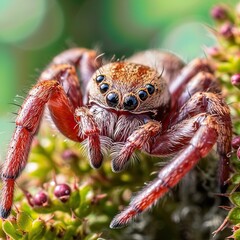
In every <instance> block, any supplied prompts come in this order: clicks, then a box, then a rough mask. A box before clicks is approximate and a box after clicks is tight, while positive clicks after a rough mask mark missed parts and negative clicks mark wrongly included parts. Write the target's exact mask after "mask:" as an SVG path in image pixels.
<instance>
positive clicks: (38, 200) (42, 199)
mask: <svg viewBox="0 0 240 240" xmlns="http://www.w3.org/2000/svg"><path fill="white" fill-rule="evenodd" d="M33 204H34V205H35V206H39V207H43V206H46V205H47V204H48V195H47V194H46V193H45V192H44V191H40V192H39V193H37V194H36V195H35V196H34V197H33Z"/></svg>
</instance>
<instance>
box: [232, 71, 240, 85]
mask: <svg viewBox="0 0 240 240" xmlns="http://www.w3.org/2000/svg"><path fill="white" fill-rule="evenodd" d="M231 83H232V85H233V86H235V87H238V88H240V73H236V74H234V75H232V77H231Z"/></svg>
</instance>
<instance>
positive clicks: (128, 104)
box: [123, 95, 138, 110]
mask: <svg viewBox="0 0 240 240" xmlns="http://www.w3.org/2000/svg"><path fill="white" fill-rule="evenodd" d="M123 106H124V108H125V109H127V110H133V109H135V108H136V107H137V106H138V100H137V98H136V97H135V96H133V95H129V96H126V97H125V98H124V102H123Z"/></svg>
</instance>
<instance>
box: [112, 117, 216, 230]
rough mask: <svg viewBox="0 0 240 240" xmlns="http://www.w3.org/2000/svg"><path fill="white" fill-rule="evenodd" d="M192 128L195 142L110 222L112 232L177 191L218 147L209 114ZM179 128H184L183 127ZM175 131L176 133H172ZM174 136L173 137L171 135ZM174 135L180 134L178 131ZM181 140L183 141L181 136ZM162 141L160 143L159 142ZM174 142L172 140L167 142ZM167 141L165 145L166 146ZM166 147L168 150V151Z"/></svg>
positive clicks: (195, 121) (195, 119)
mask: <svg viewBox="0 0 240 240" xmlns="http://www.w3.org/2000/svg"><path fill="white" fill-rule="evenodd" d="M187 122H188V125H193V126H194V128H195V129H194V128H193V130H196V128H197V131H196V132H195V133H194V136H193V137H192V139H191V140H190V141H189V142H188V143H186V144H185V148H184V149H183V150H182V151H181V152H180V153H179V155H178V156H176V157H175V158H173V159H172V161H171V162H170V163H169V164H168V165H166V166H165V167H164V168H163V169H162V170H161V171H160V172H159V174H158V176H157V178H156V179H155V180H154V181H152V182H151V183H149V184H148V185H147V186H146V187H144V188H143V189H142V191H140V192H139V193H138V194H137V195H136V196H135V197H134V198H133V199H132V201H131V202H130V205H129V206H128V207H127V208H126V209H124V210H123V211H122V212H121V213H120V214H118V215H117V216H116V217H115V218H114V219H113V221H112V222H111V225H110V227H111V228H120V227H123V226H124V225H126V224H127V223H128V222H129V221H131V220H132V219H133V218H134V217H136V216H137V215H138V214H140V213H141V212H143V211H145V210H147V209H148V208H150V207H151V206H152V205H153V204H154V203H156V201H157V200H158V199H159V198H160V197H162V196H163V195H164V194H165V193H167V192H168V191H169V190H170V189H171V188H172V187H174V186H175V185H176V184H177V183H178V182H179V181H180V180H181V179H182V178H183V177H184V176H185V175H186V174H187V173H188V172H189V171H190V170H191V169H192V168H193V167H194V166H195V165H196V164H197V163H198V161H199V160H200V159H201V158H202V157H204V156H206V155H207V154H208V153H209V151H210V150H211V149H212V147H213V145H214V144H215V142H216V140H217V137H218V133H217V130H216V124H217V123H216V120H215V119H214V117H212V116H209V115H207V114H199V115H198V116H196V117H195V118H193V119H189V120H187V121H185V124H186V123H187ZM179 127H183V125H182V124H181V125H180V126H179ZM173 131H174V130H173ZM172 134H173V133H172ZM175 134H178V132H177V131H176V130H175ZM178 138H179V140H180V139H181V138H182V136H181V135H178ZM159 141H161V139H159ZM168 141H171V139H168ZM168 141H165V143H166V145H167V144H168ZM172 144H173V143H172ZM166 147H167V146H165V148H166Z"/></svg>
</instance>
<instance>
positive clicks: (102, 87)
mask: <svg viewBox="0 0 240 240" xmlns="http://www.w3.org/2000/svg"><path fill="white" fill-rule="evenodd" d="M108 89H109V85H108V84H107V83H102V84H101V85H100V92H101V93H105V92H107V90H108Z"/></svg>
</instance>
